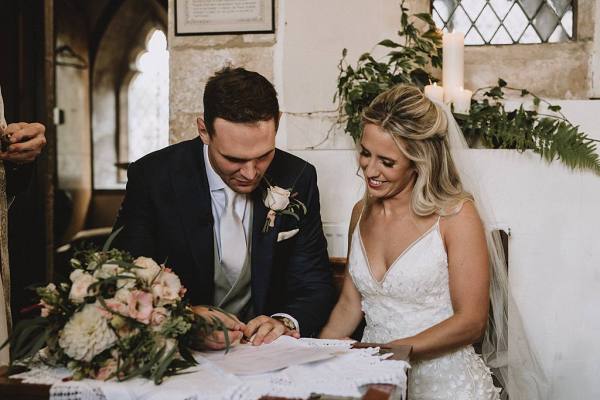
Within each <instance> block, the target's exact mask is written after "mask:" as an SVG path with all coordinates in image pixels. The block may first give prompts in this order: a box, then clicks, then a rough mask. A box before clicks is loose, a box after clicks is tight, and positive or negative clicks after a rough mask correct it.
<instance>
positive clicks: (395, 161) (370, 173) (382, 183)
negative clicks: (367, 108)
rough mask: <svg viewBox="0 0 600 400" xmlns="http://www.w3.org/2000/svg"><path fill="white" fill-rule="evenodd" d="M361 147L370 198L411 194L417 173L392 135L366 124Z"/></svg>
mask: <svg viewBox="0 0 600 400" xmlns="http://www.w3.org/2000/svg"><path fill="white" fill-rule="evenodd" d="M360 146H361V151H360V155H359V165H360V168H361V170H362V172H363V175H364V176H365V181H366V184H367V187H368V191H369V195H371V196H373V197H376V198H380V199H388V198H391V197H394V196H396V195H397V194H399V193H402V192H405V191H407V190H408V191H410V188H411V187H412V182H413V178H414V176H415V170H414V168H413V165H412V162H411V161H410V160H409V159H408V158H407V157H406V156H405V155H404V154H403V153H402V151H400V148H399V145H398V144H397V143H396V141H395V140H394V139H393V138H392V136H391V135H390V134H389V133H387V132H385V131H384V130H383V129H382V128H381V127H379V126H377V125H375V124H366V125H365V128H364V131H363V136H362V139H361V142H360Z"/></svg>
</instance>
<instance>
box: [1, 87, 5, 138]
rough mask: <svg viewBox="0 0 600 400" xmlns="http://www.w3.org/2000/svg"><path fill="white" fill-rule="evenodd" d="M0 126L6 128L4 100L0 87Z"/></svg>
mask: <svg viewBox="0 0 600 400" xmlns="http://www.w3.org/2000/svg"><path fill="white" fill-rule="evenodd" d="M0 128H1V129H4V128H6V120H5V119H4V101H3V100H2V88H0Z"/></svg>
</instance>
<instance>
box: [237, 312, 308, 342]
mask: <svg viewBox="0 0 600 400" xmlns="http://www.w3.org/2000/svg"><path fill="white" fill-rule="evenodd" d="M281 335H287V336H292V337H295V338H296V339H298V338H300V333H299V332H298V331H296V330H290V329H288V328H286V327H285V325H283V322H281V321H279V320H276V319H275V318H271V317H267V316H266V315H260V316H258V317H256V318H254V319H253V320H252V321H250V322H248V324H247V325H246V328H245V329H244V336H246V337H247V338H252V344H253V345H254V346H260V345H261V344H263V343H265V344H269V343H271V342H272V341H274V340H275V339H277V338H278V337H279V336H281ZM253 336H254V337H253Z"/></svg>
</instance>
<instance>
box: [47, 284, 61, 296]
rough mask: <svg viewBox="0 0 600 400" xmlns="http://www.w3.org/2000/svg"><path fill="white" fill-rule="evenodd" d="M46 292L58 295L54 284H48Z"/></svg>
mask: <svg viewBox="0 0 600 400" xmlns="http://www.w3.org/2000/svg"><path fill="white" fill-rule="evenodd" d="M46 290H47V291H49V292H52V293H53V294H58V290H56V285H55V284H54V283H49V284H47V285H46Z"/></svg>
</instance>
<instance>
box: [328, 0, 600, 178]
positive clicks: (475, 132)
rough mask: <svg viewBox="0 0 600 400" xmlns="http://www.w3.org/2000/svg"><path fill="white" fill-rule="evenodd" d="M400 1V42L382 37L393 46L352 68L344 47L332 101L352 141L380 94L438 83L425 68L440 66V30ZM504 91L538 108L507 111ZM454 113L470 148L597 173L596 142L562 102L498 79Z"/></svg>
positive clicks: (363, 57)
mask: <svg viewBox="0 0 600 400" xmlns="http://www.w3.org/2000/svg"><path fill="white" fill-rule="evenodd" d="M404 3H405V1H402V3H401V5H400V7H401V17H400V30H399V31H398V35H399V36H400V38H401V39H402V40H401V41H400V42H394V41H392V40H389V39H386V40H383V41H381V42H379V43H377V45H376V46H382V47H386V48H389V49H391V50H390V51H389V52H388V53H387V54H386V55H385V56H383V57H382V58H381V59H380V60H376V59H375V58H374V57H373V56H372V55H371V53H369V52H367V53H364V54H363V55H361V56H360V57H359V59H358V62H357V63H356V65H355V66H354V67H352V66H351V65H349V64H348V63H347V60H346V56H347V50H346V49H343V51H342V58H341V60H340V63H339V66H338V67H339V70H340V73H339V76H338V80H337V91H336V93H335V95H334V98H333V101H334V102H335V101H336V100H338V99H339V107H338V113H339V114H338V123H339V124H341V125H343V126H344V130H345V131H346V133H348V134H349V135H350V136H352V138H353V139H354V141H358V140H359V138H360V136H361V132H362V126H361V114H362V110H363V109H364V108H365V107H367V106H368V105H369V104H370V103H371V101H372V100H373V99H374V98H375V97H376V96H377V95H378V94H380V93H382V92H384V91H385V90H387V89H389V88H391V87H393V86H395V85H397V84H413V85H415V86H417V87H419V88H421V89H423V87H424V86H425V85H427V84H429V83H431V82H437V81H438V80H437V79H436V78H435V77H433V76H432V75H431V74H430V73H429V72H428V70H430V69H431V68H441V67H442V33H441V32H440V31H439V30H438V29H437V28H436V26H435V23H434V22H433V20H432V18H431V15H429V14H426V13H421V14H414V15H413V16H410V15H409V14H408V8H406V7H405V6H404ZM416 21H421V22H422V23H424V24H425V25H426V28H425V29H424V30H423V31H421V30H419V29H418V28H417V27H416V26H415V22H416ZM505 90H511V91H517V92H519V94H520V96H521V98H531V99H532V101H533V104H534V106H535V108H536V109H534V110H526V109H525V108H524V107H523V106H520V107H519V108H518V109H516V110H511V111H507V110H506V108H505V105H504V101H505V97H504V94H505ZM481 92H483V93H481ZM478 95H480V96H478ZM542 102H544V103H546V108H547V109H548V110H549V111H550V112H553V113H556V114H555V115H549V114H543V113H540V112H539V111H538V108H539V105H540V104H541V103H542ZM455 117H456V119H457V121H458V123H459V125H460V126H461V128H462V130H463V132H464V134H465V137H466V139H467V141H468V142H469V144H470V145H471V146H472V145H473V144H481V145H483V146H485V147H488V148H493V149H515V150H519V151H524V150H533V151H534V152H536V153H538V154H540V156H541V157H542V158H544V159H545V160H546V161H548V162H552V161H554V160H557V159H558V160H560V161H561V162H563V163H564V164H565V165H567V166H568V167H570V168H572V169H582V170H591V171H593V172H595V173H596V174H599V175H600V159H599V156H598V154H597V152H596V142H598V141H597V140H594V139H591V138H589V137H588V136H587V135H585V134H584V133H583V132H580V130H579V127H578V126H574V125H573V124H572V123H571V122H569V121H568V120H567V119H566V118H565V117H564V115H562V114H561V113H560V106H557V105H552V104H550V103H548V102H547V101H545V100H542V99H541V98H540V97H538V96H536V95H533V94H532V93H530V92H529V91H528V90H526V89H515V88H509V87H507V85H506V82H505V81H504V80H502V79H499V81H498V85H497V86H493V87H486V88H481V89H478V90H477V91H475V93H474V97H473V99H472V100H471V108H470V111H469V115H460V114H455Z"/></svg>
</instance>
